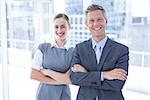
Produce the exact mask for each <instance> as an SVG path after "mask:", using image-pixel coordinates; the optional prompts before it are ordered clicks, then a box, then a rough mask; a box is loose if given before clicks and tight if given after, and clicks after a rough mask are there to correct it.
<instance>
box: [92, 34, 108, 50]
mask: <svg viewBox="0 0 150 100" xmlns="http://www.w3.org/2000/svg"><path fill="white" fill-rule="evenodd" d="M107 39H108V37H107V36H105V38H104V39H102V40H101V41H99V42H96V41H95V40H94V39H92V48H93V49H94V48H95V46H96V45H99V46H100V47H101V49H103V48H104V46H105V44H106V41H107Z"/></svg>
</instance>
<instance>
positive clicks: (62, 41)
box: [55, 39, 67, 48]
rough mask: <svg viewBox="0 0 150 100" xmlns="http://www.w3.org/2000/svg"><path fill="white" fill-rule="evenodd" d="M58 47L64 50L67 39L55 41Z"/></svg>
mask: <svg viewBox="0 0 150 100" xmlns="http://www.w3.org/2000/svg"><path fill="white" fill-rule="evenodd" d="M55 41H56V44H57V46H58V47H60V48H63V47H64V46H65V44H66V42H67V41H66V39H57V40H55Z"/></svg>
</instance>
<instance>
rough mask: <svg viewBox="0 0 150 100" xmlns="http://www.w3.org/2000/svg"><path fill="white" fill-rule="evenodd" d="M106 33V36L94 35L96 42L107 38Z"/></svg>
mask: <svg viewBox="0 0 150 100" xmlns="http://www.w3.org/2000/svg"><path fill="white" fill-rule="evenodd" d="M105 36H106V35H104V36H97V37H92V38H93V39H94V40H95V41H96V42H100V41H101V40H103V39H104V38H105Z"/></svg>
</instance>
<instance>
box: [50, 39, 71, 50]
mask: <svg viewBox="0 0 150 100" xmlns="http://www.w3.org/2000/svg"><path fill="white" fill-rule="evenodd" d="M52 47H57V48H58V45H57V43H56V41H53V42H51V48H52ZM69 48H71V45H70V42H66V44H65V45H64V48H63V49H66V50H69Z"/></svg>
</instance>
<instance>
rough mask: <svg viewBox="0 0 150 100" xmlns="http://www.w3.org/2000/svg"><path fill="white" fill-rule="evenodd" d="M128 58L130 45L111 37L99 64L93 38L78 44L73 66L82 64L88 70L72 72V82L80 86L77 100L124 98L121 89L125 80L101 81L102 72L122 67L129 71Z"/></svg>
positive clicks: (121, 99)
mask: <svg viewBox="0 0 150 100" xmlns="http://www.w3.org/2000/svg"><path fill="white" fill-rule="evenodd" d="M128 60H129V51H128V47H127V46H125V45H123V44H120V43H118V42H115V41H112V40H111V39H109V38H108V40H107V42H106V45H105V46H104V49H103V52H102V55H101V59H100V63H99V64H97V62H96V54H95V51H94V49H93V48H92V40H91V39H90V40H88V41H84V42H82V43H79V44H77V45H76V47H75V52H74V57H73V61H72V66H73V65H74V64H80V65H82V66H84V68H85V69H86V70H87V71H88V72H73V71H71V73H70V79H71V81H72V83H73V84H75V85H78V86H80V88H79V91H78V95H77V100H124V97H123V95H122V91H121V89H122V88H123V85H124V84H125V81H121V80H117V79H116V80H106V79H105V80H104V81H101V72H102V71H109V70H112V69H114V68H122V69H124V70H126V71H127V72H128ZM96 98H98V99H96Z"/></svg>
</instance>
